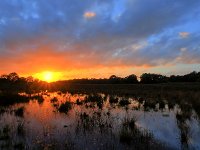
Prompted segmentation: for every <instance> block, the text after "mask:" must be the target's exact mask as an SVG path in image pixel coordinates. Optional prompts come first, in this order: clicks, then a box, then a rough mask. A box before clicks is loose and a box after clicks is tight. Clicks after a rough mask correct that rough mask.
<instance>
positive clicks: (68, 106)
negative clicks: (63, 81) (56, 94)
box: [58, 101, 72, 114]
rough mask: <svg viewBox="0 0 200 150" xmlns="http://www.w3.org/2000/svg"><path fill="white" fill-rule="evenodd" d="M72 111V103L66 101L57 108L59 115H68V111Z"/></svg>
mask: <svg viewBox="0 0 200 150" xmlns="http://www.w3.org/2000/svg"><path fill="white" fill-rule="evenodd" d="M70 109H72V103H71V102H69V101H66V102H65V103H62V104H61V105H60V106H59V108H58V111H59V112H61V113H66V114H67V113H68V111H69V110H70Z"/></svg>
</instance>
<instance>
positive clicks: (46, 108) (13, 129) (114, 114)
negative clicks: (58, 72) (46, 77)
mask: <svg viewBox="0 0 200 150" xmlns="http://www.w3.org/2000/svg"><path fill="white" fill-rule="evenodd" d="M19 94H20V95H21V96H27V97H30V99H31V100H30V101H29V102H27V103H18V104H14V105H11V106H6V107H5V106H0V110H1V111H0V149H91V150H92V149H200V122H199V117H198V115H197V114H196V113H195V111H194V110H193V109H192V108H190V109H184V108H181V107H180V106H179V104H173V105H171V104H169V102H168V101H167V100H163V101H162V103H159V102H157V101H154V100H151V103H147V100H146V99H142V98H135V97H132V96H116V95H105V94H103V93H98V94H80V93H79V94H71V93H68V92H67V93H61V92H54V93H47V92H46V93H37V94H32V95H28V94H25V93H19ZM38 97H39V98H38ZM95 99H98V100H95ZM66 101H68V102H70V107H69V109H68V110H64V111H62V110H61V109H59V108H60V106H61V105H62V104H63V103H65V102H66ZM66 107H67V106H66ZM184 111H185V112H184ZM134 136H135V137H134Z"/></svg>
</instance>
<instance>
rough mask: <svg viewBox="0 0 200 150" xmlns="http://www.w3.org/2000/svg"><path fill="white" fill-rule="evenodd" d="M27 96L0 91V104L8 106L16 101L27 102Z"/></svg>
mask: <svg viewBox="0 0 200 150" xmlns="http://www.w3.org/2000/svg"><path fill="white" fill-rule="evenodd" d="M27 102H29V98H28V97H26V96H21V95H19V94H16V93H0V105H1V106H10V105H13V104H16V103H27Z"/></svg>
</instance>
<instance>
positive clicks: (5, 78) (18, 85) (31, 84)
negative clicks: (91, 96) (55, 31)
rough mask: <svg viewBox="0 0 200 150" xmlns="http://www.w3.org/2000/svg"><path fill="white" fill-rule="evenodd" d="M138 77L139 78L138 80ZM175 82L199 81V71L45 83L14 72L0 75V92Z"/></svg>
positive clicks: (63, 89)
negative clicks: (87, 85) (81, 85)
mask: <svg viewBox="0 0 200 150" xmlns="http://www.w3.org/2000/svg"><path fill="white" fill-rule="evenodd" d="M139 79H140V80H139ZM175 82H200V72H195V71H194V72H191V73H189V74H186V75H171V76H170V77H167V76H164V75H160V74H152V73H144V74H142V75H141V76H140V77H137V76H136V75H134V74H132V75H129V76H127V77H124V78H122V77H118V76H116V75H112V76H110V78H108V79H106V78H104V79H93V78H92V79H72V80H64V81H57V82H53V83H47V82H45V81H40V80H38V79H34V78H33V77H27V78H24V77H19V75H18V74H17V73H15V72H13V73H10V74H8V75H1V76H0V93H1V92H12V93H14V92H26V93H38V92H40V91H45V90H49V91H57V90H58V89H59V90H60V91H66V89H67V88H68V86H70V85H71V84H139V83H140V84H141V83H142V84H156V83H175Z"/></svg>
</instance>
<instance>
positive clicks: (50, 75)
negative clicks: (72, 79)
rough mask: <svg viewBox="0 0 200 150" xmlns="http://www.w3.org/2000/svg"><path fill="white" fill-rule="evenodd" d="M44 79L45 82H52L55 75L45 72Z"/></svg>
mask: <svg viewBox="0 0 200 150" xmlns="http://www.w3.org/2000/svg"><path fill="white" fill-rule="evenodd" d="M43 79H44V81H47V82H51V81H52V80H53V73H52V72H44V74H43Z"/></svg>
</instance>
